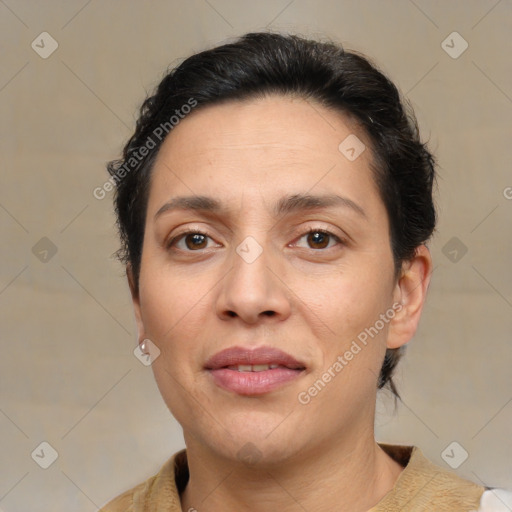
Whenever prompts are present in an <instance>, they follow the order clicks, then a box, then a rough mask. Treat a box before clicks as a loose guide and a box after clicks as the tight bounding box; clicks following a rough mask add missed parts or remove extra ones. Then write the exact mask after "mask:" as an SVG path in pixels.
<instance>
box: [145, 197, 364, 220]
mask: <svg viewBox="0 0 512 512" xmlns="http://www.w3.org/2000/svg"><path fill="white" fill-rule="evenodd" d="M329 207H344V208H348V209H351V210H352V211H354V212H356V213H357V214H358V215H360V216H362V217H364V218H366V219H367V216H366V213H365V211H364V210H363V208H361V206H359V205H358V204H357V203H355V202H354V201H352V199H349V198H348V197H343V196H339V195H337V194H326V195H312V194H293V195H289V196H286V197H282V198H281V199H280V200H279V201H278V202H277V203H276V204H275V206H274V209H273V211H274V214H275V215H276V216H280V215H286V214H290V213H294V212H297V211H303V210H315V209H319V208H329ZM174 210H193V211H200V212H210V213H215V214H223V213H224V214H227V213H229V211H230V210H229V209H228V208H227V207H225V206H223V205H222V203H220V202H219V201H218V200H217V199H214V198H212V197H208V196H178V197H175V198H173V199H171V200H170V201H168V202H167V203H165V204H164V205H163V206H162V207H161V208H160V209H159V210H158V211H157V212H156V213H155V219H156V218H157V217H159V216H160V215H162V214H163V213H166V212H170V211H174Z"/></svg>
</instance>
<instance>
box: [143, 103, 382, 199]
mask: <svg viewBox="0 0 512 512" xmlns="http://www.w3.org/2000/svg"><path fill="white" fill-rule="evenodd" d="M347 140H348V141H349V144H348V145H349V146H353V147H354V148H355V150H356V151H357V153H359V152H360V151H361V149H362V148H363V149H364V150H363V151H362V152H361V153H360V154H359V156H357V158H355V159H349V158H347V156H349V157H350V156H353V154H351V153H346V149H347V147H346V146H347V144H346V143H345V141H347ZM340 144H341V146H340ZM354 144H355V145H354ZM349 149H350V148H349ZM344 151H345V152H344ZM371 161H372V153H371V150H370V148H369V140H368V139H367V137H366V134H365V133H364V131H362V130H361V129H360V128H359V127H358V126H357V124H356V123H355V122H354V121H352V120H351V119H349V118H348V117H347V116H345V115H343V114H342V113H340V112H339V111H336V110H333V109H327V108H326V107H324V106H322V105H319V104H318V103H314V102H311V101H306V100H304V99H301V98H292V97H285V96H277V95H276V96H270V97H265V98H257V99H250V100H243V101H229V102H226V103H222V104H217V105H211V106H206V107H202V108H200V109H199V110H197V111H193V113H191V114H190V115H188V116H187V117H186V118H185V119H183V120H182V121H180V123H179V124H178V125H177V126H175V127H174V129H173V130H172V132H171V133H170V134H169V135H168V136H167V138H166V139H165V141H164V142H163V144H162V146H161V148H160V151H159V154H158V157H157V159H156V162H155V166H154V170H153V176H152V181H153V183H152V187H151V193H150V204H149V207H150V209H154V208H156V207H157V205H156V204H154V203H155V201H161V200H163V199H166V200H168V199H169V195H181V194H183V193H186V194H187V195H189V194H190V193H191V192H192V193H194V194H198V195H199V194H200V195H211V193H214V194H217V195H222V196H224V197H227V196H230V195H231V196H232V197H233V198H236V197H237V194H238V195H239V194H240V193H243V194H250V193H251V191H258V196H261V195H265V196H271V195H272V194H274V193H277V191H280V193H281V194H282V193H283V192H284V191H287V192H290V191H292V192H297V193H304V192H307V191H311V190H313V189H314V191H315V192H323V193H326V192H329V193H331V192H333V189H339V191H340V192H342V193H343V195H346V193H349V194H352V195H355V196H359V199H360V201H359V202H363V203H365V202H368V201H369V200H371V199H373V200H375V199H376V195H378V194H377V190H376V187H375V183H374V180H373V173H372V171H371V170H370V165H371ZM157 209H158V208H157Z"/></svg>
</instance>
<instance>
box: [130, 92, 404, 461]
mask: <svg viewBox="0 0 512 512" xmlns="http://www.w3.org/2000/svg"><path fill="white" fill-rule="evenodd" d="M350 135H352V136H354V135H355V136H357V137H358V139H359V141H360V142H359V143H361V142H362V143H364V144H365V146H366V149H365V150H364V151H363V152H362V153H361V154H360V155H359V156H358V157H357V158H355V159H354V158H353V154H352V153H353V152H351V151H350V150H348V152H347V151H345V153H343V152H342V151H340V149H339V146H340V143H342V141H344V140H345V139H346V138H347V137H348V136H350ZM349 140H351V139H349ZM354 140H355V139H354ZM360 147H362V146H358V148H360ZM343 148H344V146H343V145H342V149H343ZM356 149H357V148H356ZM347 155H348V156H350V157H351V158H350V159H349V158H347ZM371 158H372V154H371V150H370V147H369V141H368V140H367V138H366V137H365V134H364V133H363V132H361V131H360V130H358V129H357V128H356V126H355V125H354V124H352V123H351V122H350V121H349V120H348V119H347V118H345V117H344V116H343V115H342V114H340V113H339V112H335V111H332V110H328V109H326V108H324V107H322V106H320V105H317V104H313V103H308V102H306V101H305V100H302V99H297V98H295V99H292V98H288V97H281V96H273V97H267V98H265V99H255V100H249V101H248V100H245V101H243V102H230V103H226V104H223V105H217V106H210V107H205V108H203V109H201V110H198V111H196V112H194V113H192V114H190V115H189V116H188V117H187V118H185V119H184V120H183V121H181V122H180V124H179V125H178V126H176V127H175V128H174V129H173V131H172V132H171V134H170V135H169V136H168V137H167V139H166V140H165V142H164V144H163V146H162V147H161V149H160V153H159V155H158V158H157V161H156V163H155V166H154V170H153V174H152V179H151V186H150V193H149V200H148V209H147V217H146V226H145V237H144V244H143V252H142V261H141V271H140V278H139V288H138V291H134V290H132V292H133V296H134V304H135V312H136V316H137V321H138V327H139V337H140V339H145V338H147V339H149V340H150V341H151V342H152V343H153V344H154V345H155V346H156V347H158V349H159V350H160V355H159V356H158V357H157V358H156V359H155V361H154V362H153V365H152V367H153V371H154V374H155V378H156V381H157V384H158V387H159V389H160V392H161V394H162V396H163V399H164V400H165V402H166V404H167V406H168V407H169V409H170V411H171V412H172V413H173V415H174V416H175V417H176V419H177V420H178V421H179V423H180V424H181V425H182V427H183V429H184V434H185V439H186V440H187V441H188V442H190V443H197V445H201V446H203V447H205V448H206V449H209V450H211V451H212V452H215V453H217V454H219V455H222V456H224V457H227V458H232V459H235V458H236V457H240V455H241V453H243V450H248V449H249V448H248V447H251V448H250V449H253V450H257V453H258V457H263V458H265V457H267V458H268V460H273V461H278V460H280V459H283V460H284V459H285V458H289V457H292V456H293V455H295V454H298V453H299V452H300V453H305V452H307V450H316V449H318V448H319V445H328V444H329V443H332V442H335V439H337V438H339V436H340V432H342V431H343V432H344V433H345V437H350V436H352V435H353V436H359V435H360V434H361V431H362V430H361V429H373V414H374V407H375V399H376V383H377V379H378V375H379V371H380V368H381V365H382V361H383V358H384V354H385V350H386V347H387V346H393V343H395V344H399V343H398V342H397V341H396V340H395V341H393V336H394V334H393V332H394V331H393V324H394V322H396V321H397V318H398V316H399V313H398V309H397V308H396V302H397V301H399V300H400V286H399V284H397V282H396V281H395V279H394V265H393V257H392V252H391V247H390V239H389V224H388V216H387V213H386V209H385V207H384V204H383V202H382V200H381V198H380V196H379V193H378V189H377V187H376V185H375V183H374V180H373V177H372V172H371V170H370V162H371ZM190 196H192V197H195V199H189V200H183V198H184V197H190ZM198 196H201V197H202V198H203V199H202V200H198V199H197V197H198ZM205 198H208V200H205ZM314 198H316V199H314ZM190 231H191V232H192V234H190V233H189V232H190ZM187 233H188V234H187ZM394 304H395V307H394V306H393V305H394ZM365 334H366V336H365ZM365 338H366V339H365ZM363 340H365V341H366V343H365V342H363ZM233 347H237V348H238V349H239V351H238V352H236V353H234V354H231V356H229V354H228V357H227V359H226V358H224V359H222V360H219V359H217V360H216V362H217V363H218V367H215V368H214V366H215V365H214V364H213V363H212V359H211V358H212V357H213V356H214V355H216V354H217V353H219V352H221V351H223V350H225V349H229V348H233ZM254 349H261V351H260V352H258V354H259V356H260V357H259V358H258V357H253V354H254V353H253V352H252V351H253V350H254ZM272 349H278V350H280V351H282V352H284V353H285V354H287V355H288V356H290V357H291V358H293V360H294V361H295V362H297V363H300V364H298V365H297V364H296V365H294V364H292V363H290V361H291V359H289V360H288V361H286V360H285V358H283V357H281V356H282V354H281V355H280V356H278V355H276V354H274V353H273V352H272ZM224 354H225V353H224ZM261 357H263V359H264V360H265V361H267V362H268V363H269V364H272V359H273V360H274V363H276V364H279V367H278V368H270V367H269V369H266V367H265V366H256V367H254V366H247V364H250V363H253V364H264V362H263V361H262V360H261ZM240 362H241V364H243V366H241V367H240V366H238V364H240ZM227 366H231V369H229V368H227ZM221 367H223V368H221ZM240 369H241V370H242V371H238V370H240ZM246 370H251V372H250V373H249V372H246ZM254 370H257V371H254ZM259 371H261V373H260V374H259V375H258V372H259ZM188 442H187V444H188ZM247 443H252V445H248V444H247ZM253 445H254V446H256V447H257V448H254V447H253ZM244 447H245V448H244ZM241 450H242V451H241Z"/></svg>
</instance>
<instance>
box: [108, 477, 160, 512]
mask: <svg viewBox="0 0 512 512" xmlns="http://www.w3.org/2000/svg"><path fill="white" fill-rule="evenodd" d="M155 478H156V476H152V477H151V478H149V479H148V480H146V481H145V482H142V483H140V484H139V485H137V486H135V487H133V488H132V489H129V490H128V491H125V492H123V493H122V494H120V495H119V496H117V497H116V498H114V499H113V500H111V501H109V502H108V503H107V504H106V505H104V506H103V507H102V508H101V509H100V510H99V512H135V511H136V509H135V508H134V506H135V502H136V501H138V499H137V497H139V496H141V495H144V494H145V493H146V492H147V489H149V488H150V487H151V485H152V483H153V482H154V480H155Z"/></svg>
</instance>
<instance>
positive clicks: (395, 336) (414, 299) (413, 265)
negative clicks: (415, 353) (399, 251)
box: [386, 245, 432, 348]
mask: <svg viewBox="0 0 512 512" xmlns="http://www.w3.org/2000/svg"><path fill="white" fill-rule="evenodd" d="M431 274H432V258H431V256H430V251H429V250H428V248H427V247H426V246H425V245H420V246H418V247H417V248H416V253H415V255H414V257H413V258H412V259H411V260H408V261H406V262H404V263H403V265H402V270H401V273H400V276H399V278H398V280H397V283H396V285H395V289H394V293H393V299H394V303H398V304H401V305H402V307H401V309H399V308H396V314H395V316H394V317H393V319H392V320H391V321H390V322H389V330H388V339H387V343H386V346H387V348H398V347H401V346H402V345H405V344H406V343H407V342H409V341H410V340H411V339H412V337H413V336H414V334H415V333H416V329H417V328H418V324H419V321H420V317H421V311H422V310H423V304H424V303H425V299H426V297H427V290H428V286H429V284H430V276H431Z"/></svg>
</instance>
